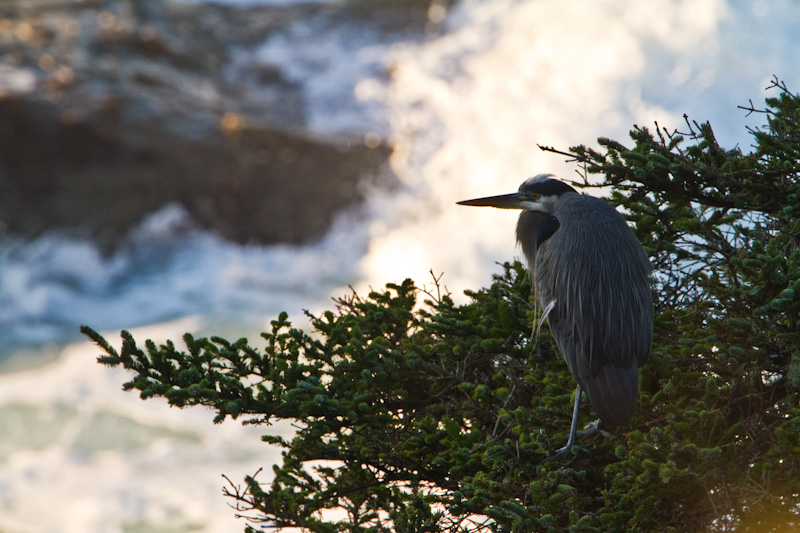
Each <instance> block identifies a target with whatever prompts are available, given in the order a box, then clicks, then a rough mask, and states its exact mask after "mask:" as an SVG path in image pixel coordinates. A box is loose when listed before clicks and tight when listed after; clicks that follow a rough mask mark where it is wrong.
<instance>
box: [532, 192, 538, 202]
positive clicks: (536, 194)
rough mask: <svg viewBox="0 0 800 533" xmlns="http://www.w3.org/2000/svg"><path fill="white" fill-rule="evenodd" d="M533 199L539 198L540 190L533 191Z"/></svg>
mask: <svg viewBox="0 0 800 533" xmlns="http://www.w3.org/2000/svg"><path fill="white" fill-rule="evenodd" d="M531 199H533V200H538V199H539V193H538V192H534V193H531Z"/></svg>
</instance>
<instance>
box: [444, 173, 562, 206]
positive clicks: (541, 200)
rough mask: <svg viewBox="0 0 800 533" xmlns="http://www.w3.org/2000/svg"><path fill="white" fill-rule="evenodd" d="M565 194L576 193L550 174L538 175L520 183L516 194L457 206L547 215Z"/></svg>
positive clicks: (465, 201)
mask: <svg viewBox="0 0 800 533" xmlns="http://www.w3.org/2000/svg"><path fill="white" fill-rule="evenodd" d="M565 194H577V191H576V190H575V189H573V188H572V187H570V186H569V185H567V184H566V183H564V182H563V181H558V180H557V179H554V176H553V175H552V174H538V175H536V176H534V177H532V178H528V179H527V180H525V181H524V182H522V185H520V186H519V191H518V192H515V193H511V194H501V195H500V196H488V197H486V198H476V199H474V200H463V201H461V202H458V205H474V206H487V207H497V208H499V209H522V210H524V211H537V212H539V213H546V214H548V215H549V214H552V213H553V211H555V209H556V206H557V205H558V201H559V200H560V199H561V197H562V196H564V195H565Z"/></svg>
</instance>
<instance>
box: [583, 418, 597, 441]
mask: <svg viewBox="0 0 800 533" xmlns="http://www.w3.org/2000/svg"><path fill="white" fill-rule="evenodd" d="M598 431H600V419H599V418H598V419H597V420H595V421H594V422H589V423H588V424H586V426H585V427H584V428H583V431H581V432H580V433H578V435H577V438H578V439H579V438H581V437H588V436H589V435H593V434H594V433H597V432H598Z"/></svg>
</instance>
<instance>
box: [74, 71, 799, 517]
mask: <svg viewBox="0 0 800 533" xmlns="http://www.w3.org/2000/svg"><path fill="white" fill-rule="evenodd" d="M772 89H773V90H774V91H776V92H777V96H775V97H774V98H768V99H767V101H766V103H767V106H766V108H765V109H763V110H757V109H755V108H754V107H753V106H752V104H751V105H750V106H749V107H748V108H746V109H748V110H749V111H750V112H752V113H761V114H763V116H764V117H765V118H766V122H767V124H766V125H765V126H764V128H763V129H755V130H752V132H751V133H752V135H753V139H754V146H753V150H752V152H750V153H743V152H742V151H741V150H740V149H739V148H734V149H732V150H725V149H723V148H722V147H720V146H719V145H718V143H717V141H716V140H715V137H714V133H713V131H712V129H711V126H710V125H709V124H697V123H694V122H690V121H689V120H688V119H687V122H686V128H687V132H686V133H683V134H679V133H677V132H669V131H667V130H665V129H663V128H659V127H658V126H657V125H656V130H655V132H651V131H650V130H648V129H647V128H640V127H635V128H634V130H633V131H632V132H631V138H632V141H633V145H632V146H630V147H628V146H625V145H623V144H621V143H619V142H616V141H612V140H609V139H600V140H599V144H600V149H590V148H587V147H585V146H579V147H575V148H572V149H570V150H569V151H567V152H559V153H563V154H566V155H568V156H569V157H571V158H572V159H574V160H575V161H576V162H578V163H580V164H581V165H582V167H583V168H584V170H585V172H584V181H585V183H583V184H579V185H582V186H584V187H598V186H604V187H605V186H610V188H611V196H610V201H611V202H613V203H614V204H616V205H619V206H621V207H622V208H623V211H624V213H625V214H626V216H627V218H628V220H629V222H630V223H631V225H632V227H633V228H634V229H635V231H636V233H637V235H638V236H639V238H640V240H641V241H642V243H643V244H644V246H645V249H646V250H647V252H648V253H649V255H650V258H651V261H652V264H653V267H654V296H655V298H654V300H655V302H656V319H655V340H654V345H653V350H652V355H651V357H650V360H649V361H648V363H647V364H646V365H645V367H644V368H643V369H642V373H641V385H640V386H641V395H640V399H639V400H640V403H639V409H638V415H637V416H636V417H635V418H634V420H633V422H632V423H631V425H630V426H629V427H628V428H623V429H617V430H616V431H615V433H614V434H613V435H612V436H608V435H602V434H595V435H593V436H591V437H588V438H586V439H584V440H582V441H580V443H579V445H580V446H581V447H580V448H574V449H573V450H572V451H571V453H569V454H568V455H566V456H565V457H562V458H561V459H559V460H555V461H546V460H545V459H546V458H547V457H548V456H549V455H550V453H551V452H552V451H553V450H555V449H556V448H558V447H559V446H560V445H562V444H563V441H564V439H565V437H566V434H567V432H568V430H569V420H570V416H571V394H572V391H573V388H574V384H575V382H574V380H573V379H572V377H571V376H570V375H569V372H568V371H567V368H566V366H565V365H564V363H563V361H561V360H560V357H559V355H558V353H557V350H556V348H555V345H554V343H553V341H552V339H551V337H550V336H549V334H548V332H547V330H546V327H543V328H542V330H541V332H540V333H539V334H538V335H533V332H532V329H533V328H532V322H533V319H534V317H535V315H536V314H537V311H536V304H535V303H534V302H532V300H531V291H530V277H529V276H528V275H527V273H526V271H525V269H524V267H523V266H522V265H520V264H519V263H513V264H511V263H506V264H505V265H503V272H502V274H500V275H498V276H496V277H495V279H494V280H493V283H492V284H491V286H490V287H488V288H486V289H481V290H478V291H474V292H468V295H469V296H470V297H471V302H470V303H468V304H466V305H461V306H456V305H454V303H453V301H452V299H451V298H450V296H449V295H448V294H447V293H446V291H442V290H441V289H442V288H441V286H440V285H439V283H438V280H436V284H435V285H434V287H433V289H431V290H428V291H424V290H420V289H418V288H416V287H415V285H414V284H413V283H412V282H411V281H409V280H407V281H405V282H404V283H402V284H399V285H393V284H390V285H387V288H386V290H384V291H376V292H372V293H370V294H369V295H368V296H367V297H360V296H358V295H356V294H352V295H350V296H348V297H345V298H341V299H339V300H338V301H337V305H336V310H335V311H329V312H326V313H324V314H323V315H322V316H318V317H317V316H310V322H311V326H312V328H313V333H312V334H309V333H306V332H304V331H302V330H300V329H297V328H294V327H292V325H291V324H290V323H289V322H288V321H287V316H286V314H282V315H281V316H280V317H278V319H277V320H275V321H273V322H272V329H271V331H269V332H266V333H264V334H263V338H264V340H265V341H266V347H265V348H264V349H261V350H259V349H256V348H254V347H252V346H250V345H249V344H248V342H247V340H246V339H240V340H238V341H236V342H229V341H227V340H225V339H222V338H216V337H212V338H210V339H205V338H200V339H195V338H193V337H192V336H191V335H189V334H187V335H185V336H184V338H183V341H184V344H185V345H186V349H185V350H181V349H178V348H177V347H176V346H175V345H174V344H173V343H172V342H167V343H166V344H164V345H161V346H156V345H155V344H154V343H152V342H151V341H147V342H145V345H144V349H142V348H140V347H139V346H138V344H137V343H136V341H135V340H134V339H133V338H132V337H131V335H130V334H128V333H127V332H122V340H123V342H122V348H121V350H120V351H117V350H115V349H114V348H113V347H111V346H110V345H109V343H108V342H107V341H106V340H105V339H104V338H102V337H101V336H100V335H99V334H97V333H96V332H94V331H92V330H91V329H89V328H87V327H84V328H83V331H84V333H85V334H86V335H88V336H89V337H90V338H91V339H92V340H93V341H94V342H95V343H97V344H98V346H100V348H101V349H102V350H103V351H104V352H105V355H103V356H101V357H100V358H99V361H100V362H101V363H103V364H105V365H110V366H123V367H125V368H127V369H129V370H131V371H132V373H133V377H132V379H131V380H130V381H129V382H127V383H125V384H124V386H123V388H124V389H125V390H134V389H135V390H138V391H139V393H140V396H141V397H142V398H143V399H146V398H150V397H154V396H163V397H165V398H166V399H167V400H168V401H169V403H170V404H171V405H174V406H177V407H186V406H190V405H205V406H208V407H211V408H212V409H214V410H215V411H216V413H217V416H216V419H215V420H216V421H217V422H222V421H223V420H224V419H225V418H227V417H231V418H233V419H238V418H240V417H241V418H243V419H244V421H245V423H249V424H264V423H267V422H271V421H275V420H281V419H288V420H292V421H294V423H295V425H296V427H297V428H298V429H297V432H296V434H294V435H293V436H291V437H283V436H280V435H274V434H267V435H265V436H264V437H263V440H264V441H265V442H267V443H269V444H273V445H277V446H280V447H282V448H283V449H284V451H283V462H282V464H280V465H276V466H274V467H273V473H274V476H273V479H272V480H271V481H270V482H268V483H267V482H266V481H264V482H259V479H258V477H259V476H258V474H256V475H254V476H252V477H247V478H246V479H245V480H244V483H243V484H242V485H237V484H236V483H230V485H229V487H228V488H227V489H226V492H227V494H228V495H229V496H230V497H231V498H233V500H234V501H235V504H236V506H237V509H238V510H239V512H240V514H242V515H244V516H247V517H248V523H249V524H250V526H248V529H251V527H253V526H254V527H272V528H281V527H300V528H305V529H306V530H309V531H315V532H337V531H351V532H357V531H358V532H380V531H397V532H423V531H424V532H456V531H465V532H466V531H475V532H484V531H486V532H489V531H515V532H527V531H560V530H566V529H569V530H570V531H609V530H612V531H623V530H641V531H661V530H670V531H697V530H712V531H729V530H734V529H735V530H737V531H759V532H761V531H786V530H789V529H791V528H792V527H800V507H799V505H800V503H799V502H800V406H798V399H799V398H800V395H799V394H798V391H800V332H799V331H798V321H799V320H800V247H799V246H798V244H799V242H800V219H798V216H797V215H798V214H800V96H798V95H796V94H792V93H791V92H790V91H789V90H788V89H787V88H786V87H785V85H783V84H782V83H781V82H779V81H778V80H777V79H775V80H774V83H773V87H772ZM545 149H546V150H551V151H555V150H553V149H552V148H545ZM588 174H596V175H599V176H601V178H602V180H603V181H602V182H601V183H598V184H590V183H589V181H588V179H587V178H588ZM420 299H422V300H423V302H419V301H418V300H420ZM581 417H582V422H583V423H585V422H588V421H590V420H591V419H592V418H593V413H592V412H591V406H590V405H589V403H588V402H584V403H583V408H582V410H581ZM265 428H266V429H267V430H268V429H269V426H265ZM332 510H338V512H335V513H332V512H331V511H332Z"/></svg>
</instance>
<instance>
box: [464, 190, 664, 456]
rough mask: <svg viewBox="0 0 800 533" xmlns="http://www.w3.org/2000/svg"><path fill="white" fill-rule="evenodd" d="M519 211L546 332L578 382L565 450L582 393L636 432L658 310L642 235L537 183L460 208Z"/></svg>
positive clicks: (593, 205)
mask: <svg viewBox="0 0 800 533" xmlns="http://www.w3.org/2000/svg"><path fill="white" fill-rule="evenodd" d="M458 203H459V204H460V205H475V206H491V207H499V208H502V209H522V210H523V211H522V214H521V215H520V217H519V222H517V241H519V243H520V245H521V246H522V252H523V254H525V258H526V260H527V262H528V268H529V269H530V271H531V273H532V274H533V283H534V284H535V287H536V290H537V292H538V295H539V300H540V303H541V305H542V308H543V309H544V310H545V311H544V313H545V314H546V317H547V321H548V323H549V325H550V331H551V332H552V334H553V337H554V338H555V341H556V343H557V344H558V348H559V350H560V351H561V355H562V356H563V357H564V360H565V361H566V362H567V367H568V368H569V371H570V373H572V375H573V376H574V377H575V379H576V381H577V382H578V387H577V390H576V392H575V405H574V408H573V414H572V424H571V426H570V433H569V439H568V440H567V445H566V446H564V447H563V448H561V449H560V450H558V451H557V452H556V454H555V455H554V456H553V457H558V456H560V455H562V454H563V453H565V452H566V451H567V450H569V449H570V448H571V447H572V445H573V444H574V443H575V438H576V434H577V424H578V408H579V406H580V399H581V390H585V391H586V392H587V393H588V394H589V399H590V400H591V402H592V405H593V406H594V408H595V411H597V414H598V415H600V419H599V420H598V421H595V422H594V423H592V424H590V425H589V426H587V428H586V429H587V430H586V431H584V433H582V434H581V435H583V434H586V433H591V432H593V431H595V430H597V428H598V427H599V426H602V427H606V428H612V427H616V426H624V425H627V424H628V422H630V420H631V417H632V416H633V414H634V411H635V409H636V397H637V396H638V394H639V368H641V366H642V365H643V364H644V362H645V361H646V360H647V356H648V354H649V353H650V341H651V339H652V336H653V303H652V296H651V293H650V262H649V260H648V258H647V255H646V254H645V251H644V249H643V248H642V245H641V243H639V241H638V239H637V238H636V235H634V233H633V231H631V229H630V228H629V227H628V225H627V224H626V223H625V220H624V219H623V217H622V215H620V214H619V213H618V212H617V211H616V210H615V209H614V208H612V207H611V206H610V205H609V204H608V203H606V202H605V201H603V200H601V199H599V198H595V197H592V196H586V195H581V194H578V193H577V191H575V189H573V188H572V187H570V186H569V185H567V184H566V183H563V182H561V181H558V180H556V179H553V176H552V175H551V174H539V175H537V176H534V177H532V178H530V179H528V180H527V181H525V182H523V183H522V185H521V186H520V188H519V192H516V193H513V194H505V195H501V196H490V197H488V198H478V199H475V200H465V201H463V202H458Z"/></svg>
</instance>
